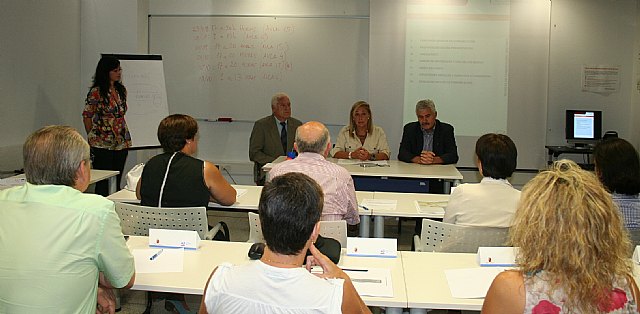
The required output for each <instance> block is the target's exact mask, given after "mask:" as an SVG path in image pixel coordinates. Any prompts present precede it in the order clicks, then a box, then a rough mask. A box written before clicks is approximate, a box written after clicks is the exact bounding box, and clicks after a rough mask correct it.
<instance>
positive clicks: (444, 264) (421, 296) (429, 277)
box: [399, 251, 484, 311]
mask: <svg viewBox="0 0 640 314" xmlns="http://www.w3.org/2000/svg"><path fill="white" fill-rule="evenodd" d="M399 253H400V254H401V255H402V264H403V268H404V273H405V285H406V288H407V302H408V307H409V308H423V309H425V308H426V309H456V310H472V311H479V310H480V309H481V308H482V302H484V299H456V298H453V297H452V296H451V291H450V290H449V283H448V282H447V277H446V276H445V273H444V271H445V270H447V269H457V268H472V267H480V266H478V263H477V261H476V254H469V253H435V252H407V251H402V252H399Z"/></svg>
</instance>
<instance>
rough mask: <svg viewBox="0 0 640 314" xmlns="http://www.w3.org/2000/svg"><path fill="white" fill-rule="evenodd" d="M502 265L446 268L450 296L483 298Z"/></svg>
mask: <svg viewBox="0 0 640 314" xmlns="http://www.w3.org/2000/svg"><path fill="white" fill-rule="evenodd" d="M505 269H506V268H504V267H476V268H462V269H448V270H445V271H444V273H445V275H446V276H447V282H448V283H449V290H450V291H451V296H452V297H454V298H460V299H475V298H484V297H485V296H486V295H487V291H488V290H489V286H491V283H492V282H493V278H495V277H496V276H497V275H498V274H499V273H501V272H502V271H504V270H505Z"/></svg>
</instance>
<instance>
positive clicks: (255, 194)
mask: <svg viewBox="0 0 640 314" xmlns="http://www.w3.org/2000/svg"><path fill="white" fill-rule="evenodd" d="M232 187H233V188H234V189H236V191H238V192H239V197H237V199H236V202H235V203H234V204H232V205H229V206H225V205H220V204H218V203H215V202H209V205H208V207H209V208H214V209H219V210H244V211H257V210H258V203H259V202H260V193H261V192H262V187H261V186H255V185H232ZM107 198H108V199H110V200H112V201H114V202H121V203H134V204H138V203H140V200H138V199H137V198H136V194H135V192H134V191H130V190H127V189H123V190H120V191H118V192H116V193H113V194H111V195H109V196H108V197H107ZM356 198H357V200H358V204H363V203H364V202H365V201H368V200H395V201H396V202H397V205H396V207H395V209H393V210H385V209H378V208H376V207H371V208H368V207H366V208H365V207H362V206H359V207H358V214H359V215H360V237H363V238H368V237H369V236H370V234H369V230H370V219H369V217H371V216H373V220H374V226H373V236H374V237H376V238H384V217H419V218H442V217H443V216H444V209H443V208H444V206H446V203H447V202H448V201H449V195H448V194H423V193H395V192H368V191H356ZM419 202H426V203H428V204H431V205H432V206H431V207H430V208H428V209H427V210H420V209H419V208H418V206H416V204H417V203H419ZM429 209H430V210H429Z"/></svg>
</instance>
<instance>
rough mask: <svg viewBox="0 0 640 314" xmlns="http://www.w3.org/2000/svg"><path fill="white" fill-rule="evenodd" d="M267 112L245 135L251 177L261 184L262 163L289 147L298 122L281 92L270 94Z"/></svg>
mask: <svg viewBox="0 0 640 314" xmlns="http://www.w3.org/2000/svg"><path fill="white" fill-rule="evenodd" d="M271 112H272V114H271V115H269V116H266V117H264V118H262V119H260V120H258V121H256V122H255V124H254V125H253V130H252V131H251V138H250V139H249V160H251V161H253V162H254V167H253V179H254V181H255V182H256V184H257V185H264V180H265V175H264V173H263V172H262V166H264V165H265V164H266V163H269V162H272V161H273V160H275V159H276V158H278V156H284V155H286V154H287V153H288V152H291V151H293V141H294V137H295V134H296V129H298V127H299V126H300V125H302V122H300V120H298V119H295V118H292V117H291V101H290V100H289V96H288V95H287V94H285V93H277V94H275V95H273V97H271Z"/></svg>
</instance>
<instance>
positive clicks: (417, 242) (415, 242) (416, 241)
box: [413, 234, 422, 252]
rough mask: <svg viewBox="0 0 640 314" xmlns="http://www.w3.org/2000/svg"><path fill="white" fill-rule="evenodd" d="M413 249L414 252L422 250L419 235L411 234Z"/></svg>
mask: <svg viewBox="0 0 640 314" xmlns="http://www.w3.org/2000/svg"><path fill="white" fill-rule="evenodd" d="M413 249H414V250H415V251H416V252H422V245H421V244H420V236H419V235H417V234H414V235H413Z"/></svg>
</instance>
